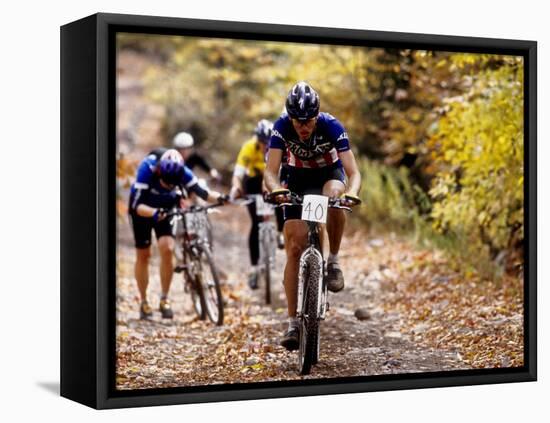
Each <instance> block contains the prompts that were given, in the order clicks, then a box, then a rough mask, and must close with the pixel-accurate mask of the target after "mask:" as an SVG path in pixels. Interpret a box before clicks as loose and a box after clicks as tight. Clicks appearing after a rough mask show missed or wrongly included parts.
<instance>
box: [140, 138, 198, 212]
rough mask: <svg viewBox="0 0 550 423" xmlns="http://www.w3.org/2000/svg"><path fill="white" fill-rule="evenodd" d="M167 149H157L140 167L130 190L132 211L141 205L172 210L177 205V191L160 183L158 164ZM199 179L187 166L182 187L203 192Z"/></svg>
mask: <svg viewBox="0 0 550 423" xmlns="http://www.w3.org/2000/svg"><path fill="white" fill-rule="evenodd" d="M164 151H166V149H160V148H159V149H156V150H154V151H152V152H151V153H149V155H148V156H147V157H145V158H144V159H143V160H142V161H141V163H140V164H139V166H138V169H137V175H136V181H135V182H134V183H133V184H132V187H131V188H130V211H131V212H133V211H135V210H136V207H137V206H138V205H139V204H145V205H147V206H151V207H155V208H171V207H173V206H174V205H175V204H176V201H177V192H176V189H175V188H174V189H167V188H164V187H163V186H162V185H161V183H160V177H159V173H158V170H157V168H158V162H159V160H160V157H161V156H162V154H163V153H164ZM198 182H199V181H198V179H197V177H196V176H195V175H194V174H193V172H192V171H191V170H190V169H189V168H188V167H187V166H185V169H184V174H183V178H182V180H181V183H180V186H181V187H182V188H185V189H186V190H187V191H195V190H196V191H197V192H198V191H203V190H202V189H200V187H199V185H198Z"/></svg>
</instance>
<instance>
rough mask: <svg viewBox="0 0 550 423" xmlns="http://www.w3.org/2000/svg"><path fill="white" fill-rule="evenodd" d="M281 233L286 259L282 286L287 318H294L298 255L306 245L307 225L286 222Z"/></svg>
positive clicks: (298, 222)
mask: <svg viewBox="0 0 550 423" xmlns="http://www.w3.org/2000/svg"><path fill="white" fill-rule="evenodd" d="M283 233H284V236H285V249H286V257H287V259H286V266H285V272H284V277H285V281H284V285H285V294H286V300H287V307H288V317H296V304H297V303H298V270H299V266H300V264H299V262H300V255H301V254H302V252H303V251H304V250H305V248H306V245H307V224H306V223H305V222H304V221H302V220H288V221H286V222H285V225H284V228H283Z"/></svg>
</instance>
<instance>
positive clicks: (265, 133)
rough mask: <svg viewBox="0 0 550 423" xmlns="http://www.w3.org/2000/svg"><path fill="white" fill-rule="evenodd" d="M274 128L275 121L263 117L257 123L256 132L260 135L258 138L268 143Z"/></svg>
mask: <svg viewBox="0 0 550 423" xmlns="http://www.w3.org/2000/svg"><path fill="white" fill-rule="evenodd" d="M272 129H273V122H271V121H269V120H267V119H262V120H261V121H259V122H258V124H257V125H256V129H255V130H254V133H255V134H256V136H257V137H258V140H260V142H263V143H264V144H265V143H268V142H269V139H270V138H271V131H272Z"/></svg>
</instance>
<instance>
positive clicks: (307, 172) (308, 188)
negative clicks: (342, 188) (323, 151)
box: [284, 163, 346, 222]
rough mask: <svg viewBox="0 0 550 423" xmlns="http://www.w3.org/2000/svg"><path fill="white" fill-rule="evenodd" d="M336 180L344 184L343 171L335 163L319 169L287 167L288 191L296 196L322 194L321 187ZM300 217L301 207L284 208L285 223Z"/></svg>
mask: <svg viewBox="0 0 550 423" xmlns="http://www.w3.org/2000/svg"><path fill="white" fill-rule="evenodd" d="M330 180H337V181H340V182H342V183H343V184H344V185H345V183H346V177H345V174H344V169H343V168H342V167H341V165H339V163H336V164H334V165H332V166H326V167H319V168H314V169H312V168H296V167H292V166H289V167H288V189H289V190H290V191H292V192H294V193H296V194H299V195H304V194H319V195H320V194H322V193H323V186H324V185H325V183H327V181H330ZM301 216H302V207H301V206H285V207H284V219H285V222H286V221H287V220H291V219H300V218H301Z"/></svg>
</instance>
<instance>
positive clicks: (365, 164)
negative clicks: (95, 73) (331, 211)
mask: <svg viewBox="0 0 550 423" xmlns="http://www.w3.org/2000/svg"><path fill="white" fill-rule="evenodd" d="M299 80H306V81H308V82H309V83H310V84H311V85H312V86H313V87H314V88H315V89H316V90H317V91H318V92H319V94H320V96H321V110H322V111H326V112H329V113H331V114H333V115H334V116H336V117H337V118H338V119H339V120H340V121H341V122H342V123H343V124H344V126H345V127H346V129H347V131H348V133H349V136H350V140H351V142H352V145H353V148H354V151H355V152H356V155H357V157H358V161H359V163H360V166H361V169H362V172H363V177H364V182H363V192H362V196H363V198H364V200H365V203H366V206H365V207H363V208H362V209H361V212H360V213H357V214H356V215H357V216H359V217H360V218H361V222H362V223H358V224H361V225H363V224H365V223H366V224H368V226H369V227H370V228H371V229H375V230H391V231H398V232H401V233H404V234H412V235H413V236H414V237H415V238H416V239H417V240H418V241H419V242H424V243H433V244H436V245H438V246H442V247H445V248H446V249H447V250H448V251H449V252H450V253H451V254H452V255H455V256H456V257H457V259H458V260H457V263H465V264H466V265H467V266H470V267H471V268H472V269H475V270H482V271H485V272H491V273H493V274H494V273H495V272H497V273H498V272H503V271H508V272H518V271H519V272H521V270H522V264H523V258H522V257H523V249H522V248H523V173H524V169H523V147H524V146H523V129H524V128H523V61H522V58H521V57H512V56H495V55H481V54H462V53H451V52H433V51H418V50H398V49H378V48H363V47H347V46H330V45H315V44H309V45H308V44H294V43H276V42H257V41H245V40H226V39H214V38H212V39H205V38H193V37H171V36H158V35H137V34H121V35H119V38H118V80H117V83H118V85H117V90H118V146H117V147H118V149H119V150H118V151H119V154H120V156H119V157H120V158H121V160H120V161H119V163H120V166H119V167H121V168H122V167H124V168H125V169H131V166H130V167H128V163H129V162H130V163H135V162H137V161H138V160H139V159H141V158H142V157H143V155H144V154H145V153H146V152H147V150H148V149H150V148H152V147H155V146H158V145H169V144H170V142H171V139H172V137H173V135H174V134H175V133H176V132H178V131H181V130H185V131H189V132H191V133H192V134H193V136H194V137H195V140H196V143H197V145H198V148H199V150H202V151H203V152H206V153H207V156H208V158H209V159H210V160H211V161H212V162H213V163H214V165H215V166H216V167H218V168H220V169H223V170H225V171H226V172H227V173H229V172H231V171H232V165H233V163H234V161H235V157H236V154H237V152H238V150H239V148H240V145H241V144H242V143H243V142H244V141H245V140H246V139H248V138H249V137H250V136H252V134H253V129H254V127H255V124H256V122H257V121H258V120H260V119H263V118H267V119H271V120H275V119H276V118H277V117H278V116H279V114H280V113H281V112H282V111H283V107H284V100H285V97H286V94H287V92H288V90H289V89H290V87H291V86H292V85H293V84H294V83H295V82H297V81H299Z"/></svg>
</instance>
